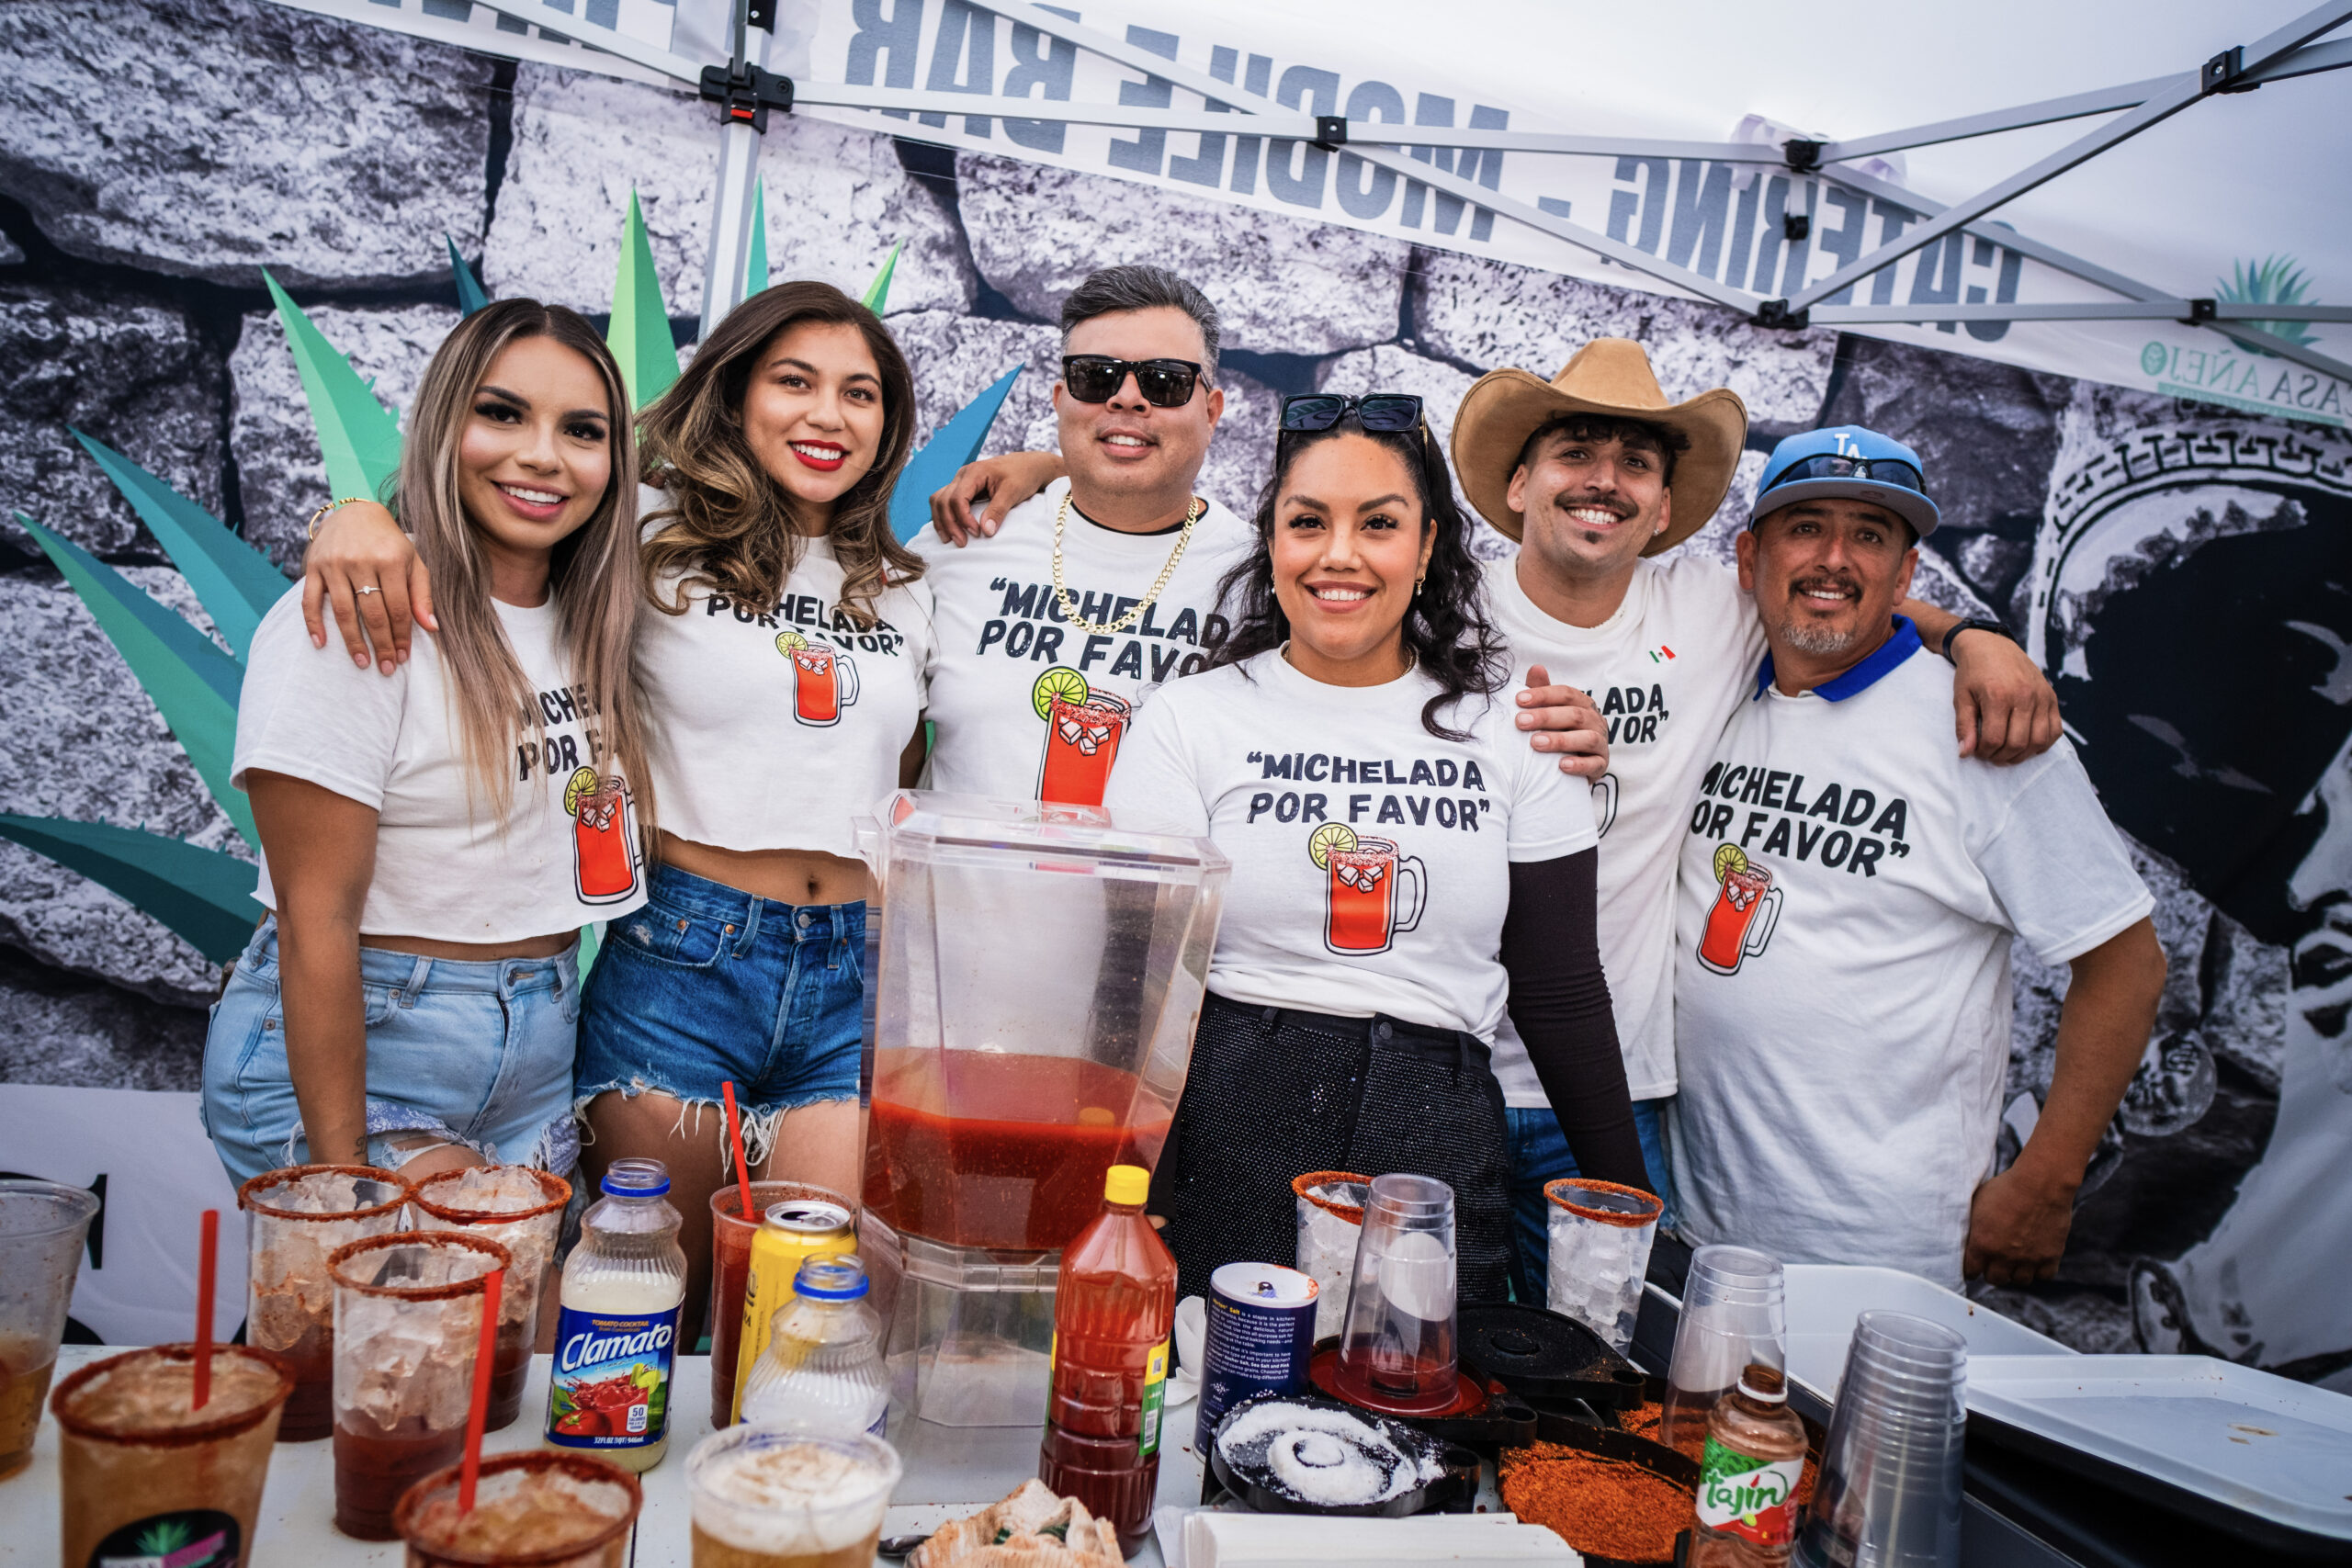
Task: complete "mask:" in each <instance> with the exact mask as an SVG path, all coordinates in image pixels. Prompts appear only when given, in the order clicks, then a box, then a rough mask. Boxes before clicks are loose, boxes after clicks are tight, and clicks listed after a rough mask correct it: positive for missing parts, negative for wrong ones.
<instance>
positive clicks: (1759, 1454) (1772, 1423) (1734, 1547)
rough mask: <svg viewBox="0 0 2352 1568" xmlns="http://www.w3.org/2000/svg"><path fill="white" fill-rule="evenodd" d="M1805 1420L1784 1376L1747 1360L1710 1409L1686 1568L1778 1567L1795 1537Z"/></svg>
mask: <svg viewBox="0 0 2352 1568" xmlns="http://www.w3.org/2000/svg"><path fill="white" fill-rule="evenodd" d="M1804 1452H1805V1436H1804V1422H1803V1421H1801V1420H1799V1419H1797V1413H1796V1412H1795V1411H1793V1410H1792V1409H1790V1408H1789V1390H1788V1385H1787V1383H1786V1382H1784V1381H1783V1380H1782V1378H1781V1374H1780V1373H1779V1372H1778V1371H1774V1370H1773V1369H1772V1368H1770V1367H1768V1366H1766V1365H1764V1364H1763V1363H1762V1362H1760V1361H1750V1362H1749V1363H1748V1364H1747V1371H1743V1372H1741V1373H1740V1374H1739V1384H1738V1386H1737V1387H1736V1388H1734V1389H1733V1390H1732V1391H1731V1392H1730V1393H1727V1394H1725V1395H1724V1397H1723V1398H1721V1399H1719V1400H1717V1401H1716V1402H1715V1407H1714V1409H1713V1410H1712V1411H1710V1412H1708V1414H1707V1448H1706V1453H1705V1456H1704V1457H1703V1458H1702V1459H1701V1460H1700V1461H1699V1500H1698V1519H1697V1521H1696V1522H1695V1523H1694V1524H1693V1525H1692V1527H1691V1568H1781V1564H1783V1563H1785V1562H1788V1560H1789V1554H1790V1552H1791V1551H1792V1550H1793V1549H1794V1547H1795V1545H1796V1539H1797V1502H1796V1498H1797V1483H1798V1482H1799V1481H1801V1480H1803V1479H1804Z"/></svg>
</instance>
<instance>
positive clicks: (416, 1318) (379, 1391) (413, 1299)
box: [327, 1231, 512, 1540]
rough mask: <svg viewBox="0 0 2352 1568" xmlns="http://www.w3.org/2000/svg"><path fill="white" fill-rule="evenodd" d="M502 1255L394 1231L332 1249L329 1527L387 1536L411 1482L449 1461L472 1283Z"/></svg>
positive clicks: (478, 1242) (470, 1328)
mask: <svg viewBox="0 0 2352 1568" xmlns="http://www.w3.org/2000/svg"><path fill="white" fill-rule="evenodd" d="M511 1261H512V1259H511V1258H510V1257H509V1255H508V1253H507V1251H506V1249H505V1248H504V1247H501V1246H499V1245H498V1244H497V1243H496V1242H494V1241H484V1240H482V1239H481V1237H480V1236H476V1235H469V1234H468V1233H466V1232H464V1231H395V1232H394V1233H393V1234H391V1235H382V1236H374V1237H371V1238H369V1239H368V1240H366V1241H355V1242H353V1243H351V1244H350V1245H349V1246H348V1247H339V1248H337V1249H336V1250H335V1253H334V1257H333V1258H329V1259H328V1260H327V1262H328V1269H329V1270H330V1272H331V1273H332V1274H333V1275H334V1528H335V1529H339V1530H341V1531H342V1532H343V1533H344V1534H345V1535H347V1536H352V1537H355V1538H356V1539H357V1540H391V1539H392V1538H393V1537H394V1536H395V1535H396V1534H398V1533H399V1532H398V1531H396V1530H394V1529H393V1528H392V1508H393V1506H394V1505H395V1504H397V1503H398V1502H399V1501H400V1495H401V1493H403V1492H405V1491H407V1490H408V1488H409V1486H410V1484H411V1483H413V1482H416V1481H418V1480H421V1479H423V1478H424V1476H427V1475H430V1474H431V1473H432V1472H435V1471H436V1470H439V1469H440V1468H441V1467H442V1466H444V1465H447V1464H454V1463H456V1462H457V1461H458V1456H459V1453H460V1451H461V1450H463V1449H464V1447H465V1442H466V1416H467V1414H468V1412H469V1410H470V1408H471V1406H472V1404H473V1383H474V1350H475V1348H476V1347H477V1346H478V1345H479V1344H480V1342H481V1303H482V1280H484V1279H486V1278H487V1277H488V1276H489V1275H490V1273H491V1272H492V1270H493V1269H505V1268H507V1267H508V1266H509V1264H510V1263H511Z"/></svg>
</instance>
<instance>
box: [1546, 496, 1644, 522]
mask: <svg viewBox="0 0 2352 1568" xmlns="http://www.w3.org/2000/svg"><path fill="white" fill-rule="evenodd" d="M1552 505H1553V508H1554V509H1555V510H1556V511H1560V512H1566V510H1567V509H1568V508H1570V507H1571V506H1597V507H1600V508H1601V509H1602V510H1603V511H1605V512H1610V513H1615V514H1616V516H1617V518H1618V520H1619V521H1620V522H1623V520H1624V519H1626V518H1628V517H1631V516H1633V515H1634V513H1636V512H1638V511H1640V510H1641V508H1639V507H1637V506H1635V505H1634V503H1633V502H1630V501H1627V500H1625V499H1624V498H1623V497H1622V496H1614V495H1571V494H1569V493H1568V492H1567V491H1561V492H1560V493H1559V494H1557V495H1555V496H1554V497H1553V498H1552Z"/></svg>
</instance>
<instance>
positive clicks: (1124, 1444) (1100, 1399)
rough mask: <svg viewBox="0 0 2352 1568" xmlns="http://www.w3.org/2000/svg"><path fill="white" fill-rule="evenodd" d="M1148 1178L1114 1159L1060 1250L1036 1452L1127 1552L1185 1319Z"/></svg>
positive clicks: (1154, 1467)
mask: <svg viewBox="0 0 2352 1568" xmlns="http://www.w3.org/2000/svg"><path fill="white" fill-rule="evenodd" d="M1150 1186H1151V1177H1150V1175H1149V1173H1148V1172H1147V1171H1145V1170H1144V1169H1142V1168H1140V1167H1137V1166H1131V1165H1120V1166H1114V1167H1113V1168H1111V1170H1110V1171H1109V1173H1108V1174H1107V1175H1106V1176H1105V1178H1104V1179H1103V1209H1102V1213H1100V1215H1099V1216H1098V1217H1097V1218H1096V1219H1095V1221H1094V1223H1093V1224H1091V1225H1089V1226H1087V1227H1086V1229H1085V1230H1084V1231H1083V1232H1081V1233H1080V1235H1079V1236H1078V1238H1077V1239H1076V1240H1074V1241H1072V1242H1071V1243H1070V1244H1069V1250H1068V1251H1066V1252H1065V1253H1063V1255H1062V1267H1061V1274H1060V1277H1059V1279H1058V1280H1057V1283H1056V1287H1055V1292H1054V1372H1053V1386H1052V1393H1051V1394H1050V1395H1049V1397H1048V1401H1047V1404H1046V1438H1045V1442H1044V1443H1043V1444H1042V1445H1041V1447H1040V1449H1039V1451H1038V1456H1037V1479H1038V1480H1040V1481H1042V1482H1044V1483H1046V1485H1047V1486H1049V1487H1051V1488H1053V1490H1054V1491H1055V1493H1056V1494H1057V1495H1060V1496H1065V1497H1076V1498H1077V1499H1078V1500H1079V1501H1080V1502H1081V1503H1083V1504H1085V1505H1086V1506H1087V1508H1088V1510H1089V1511H1091V1512H1092V1513H1093V1514H1095V1515H1096V1516H1097V1517H1101V1518H1105V1519H1108V1520H1110V1521H1111V1527H1112V1528H1113V1529H1115V1530H1117V1531H1118V1532H1119V1541H1120V1544H1121V1545H1122V1546H1123V1547H1125V1548H1127V1549H1128V1550H1133V1548H1134V1547H1135V1546H1136V1545H1137V1544H1138V1543H1140V1542H1141V1540H1142V1539H1143V1536H1144V1533H1145V1532H1146V1531H1147V1530H1148V1529H1150V1527H1151V1505H1152V1498H1153V1495H1154V1494H1156V1493H1157V1492H1158V1490H1159V1438H1160V1428H1161V1400H1162V1398H1163V1396H1164V1394H1165V1393H1166V1389H1167V1381H1168V1339H1169V1335H1170V1331H1171V1330H1172V1329H1173V1328H1174V1326H1175V1322H1176V1259H1175V1258H1173V1257H1172V1256H1171V1255H1170V1253H1169V1250H1168V1247H1167V1245H1166V1244H1165V1243H1164V1242H1162V1241H1161V1240H1160V1239H1159V1232H1157V1231H1155V1230H1153V1229H1152V1228H1151V1222H1150V1221H1149V1220H1147V1219H1145V1218H1144V1216H1143V1202H1144V1198H1145V1196H1146V1194H1147V1193H1148V1191H1149V1190H1150Z"/></svg>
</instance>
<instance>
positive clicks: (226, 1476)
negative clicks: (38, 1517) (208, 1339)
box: [51, 1345, 294, 1564]
mask: <svg viewBox="0 0 2352 1568" xmlns="http://www.w3.org/2000/svg"><path fill="white" fill-rule="evenodd" d="M293 1391H294V1369H293V1367H292V1366H290V1365H289V1364H288V1362H287V1360H286V1359H285V1358H284V1357H283V1356H277V1355H273V1354H271V1353H270V1352H269V1351H267V1350H255V1349H252V1348H248V1347H246V1346H243V1345H216V1346H214V1347H213V1348H212V1362H211V1386H210V1391H209V1397H208V1398H207V1399H206V1400H205V1403H204V1404H203V1405H202V1406H201V1407H199V1406H198V1404H197V1403H196V1347H195V1346H193V1345H158V1346H155V1347H154V1348H152V1349H146V1350H132V1351H130V1352H129V1353H127V1354H124V1355H120V1356H113V1357H109V1358H108V1359H106V1360H103V1361H98V1362H95V1363H93V1364H92V1365H90V1366H86V1367H84V1368H83V1369H82V1370H81V1371H78V1372H75V1373H74V1375H73V1376H72V1377H69V1378H67V1379H66V1380H65V1381H64V1382H62V1383H60V1384H58V1386H57V1394H56V1397H55V1398H54V1399H53V1400H51V1410H53V1411H54V1412H55V1414H56V1416H57V1425H58V1427H59V1437H58V1451H57V1462H58V1475H59V1481H60V1487H59V1490H60V1493H61V1494H62V1495H61V1497H60V1499H59V1501H60V1504H61V1506H60V1510H59V1515H60V1519H61V1522H62V1527H63V1529H62V1536H63V1538H64V1554H63V1556H62V1559H61V1561H62V1562H72V1563H76V1564H79V1563H85V1562H86V1563H96V1562H175V1561H177V1562H222V1563H243V1562H245V1561H246V1559H247V1558H248V1557H249V1556H250V1555H251V1553H252V1550H253V1540H254V1518H255V1517H256V1516H258V1515H259V1514H260V1512H261V1492H262V1483H263V1482H264V1481H266V1479H267V1478H268V1475H269V1452H270V1448H271V1445H272V1444H274V1443H275V1442H276V1441H277V1417H278V1414H279V1412H280V1411H282V1410H283V1409H284V1408H285V1407H286V1396H287V1395H288V1394H289V1393H292V1392H293Z"/></svg>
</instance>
